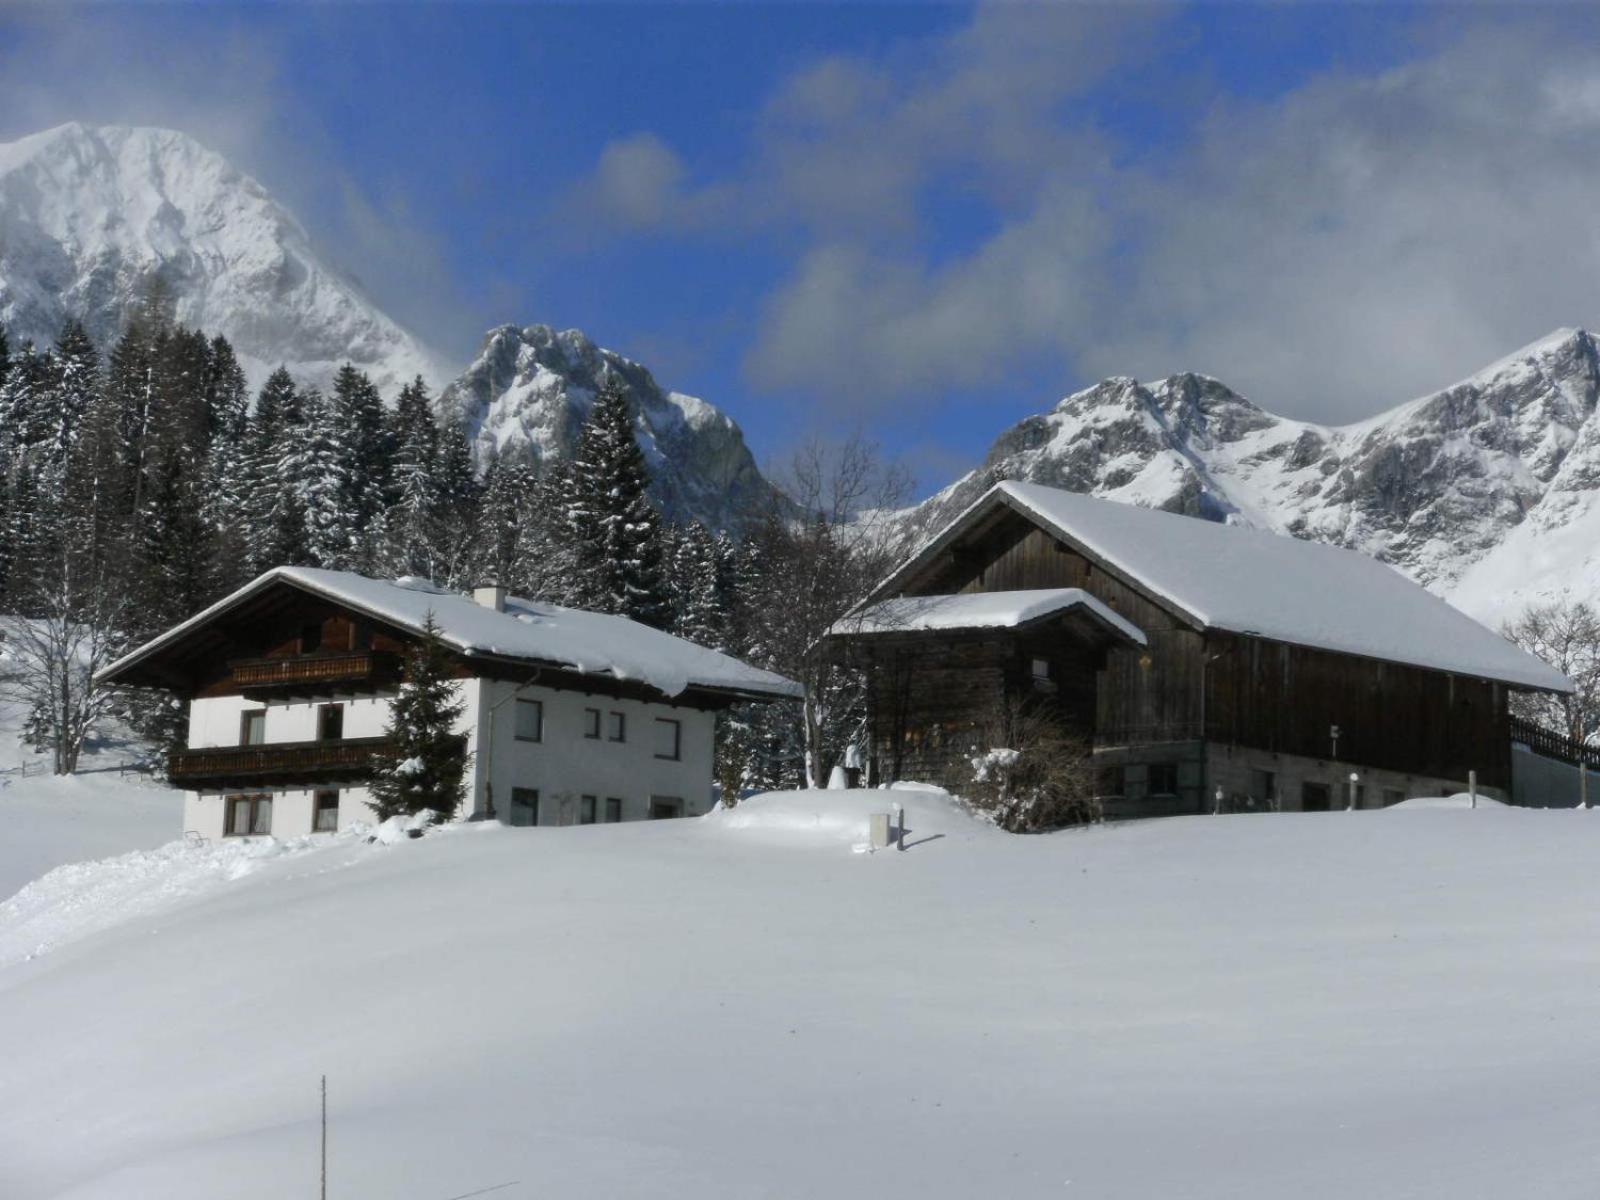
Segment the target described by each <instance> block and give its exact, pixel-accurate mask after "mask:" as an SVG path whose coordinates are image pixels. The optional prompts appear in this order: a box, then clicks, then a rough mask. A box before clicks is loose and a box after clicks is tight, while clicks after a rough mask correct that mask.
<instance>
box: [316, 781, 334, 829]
mask: <svg viewBox="0 0 1600 1200" xmlns="http://www.w3.org/2000/svg"><path fill="white" fill-rule="evenodd" d="M338 828H339V793H338V792H336V791H327V792H318V793H317V795H316V800H315V803H314V807H313V809H312V814H311V831H312V832H313V833H333V832H334V831H335V830H337V829H338Z"/></svg>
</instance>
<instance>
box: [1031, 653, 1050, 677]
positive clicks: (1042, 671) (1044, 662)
mask: <svg viewBox="0 0 1600 1200" xmlns="http://www.w3.org/2000/svg"><path fill="white" fill-rule="evenodd" d="M1033 677H1034V678H1035V679H1049V678H1050V660H1049V659H1048V658H1036V659H1034V660H1033Z"/></svg>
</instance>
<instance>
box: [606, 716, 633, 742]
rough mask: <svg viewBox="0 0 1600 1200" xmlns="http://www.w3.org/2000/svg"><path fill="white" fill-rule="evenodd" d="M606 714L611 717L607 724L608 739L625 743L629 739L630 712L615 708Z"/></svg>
mask: <svg viewBox="0 0 1600 1200" xmlns="http://www.w3.org/2000/svg"><path fill="white" fill-rule="evenodd" d="M606 715H607V716H608V717H610V718H611V720H610V721H609V722H607V726H606V741H608V742H617V743H625V742H626V741H627V740H628V714H627V713H625V712H618V711H617V710H616V709H614V708H613V709H612V710H611V711H610V712H608V713H607V714H606Z"/></svg>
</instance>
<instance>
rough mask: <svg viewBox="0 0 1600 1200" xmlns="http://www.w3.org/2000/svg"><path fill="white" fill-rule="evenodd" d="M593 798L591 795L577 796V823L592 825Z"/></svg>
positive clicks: (593, 818) (593, 815)
mask: <svg viewBox="0 0 1600 1200" xmlns="http://www.w3.org/2000/svg"><path fill="white" fill-rule="evenodd" d="M595 803H596V801H595V798H594V797H593V796H580V797H578V824H579V825H593V824H594V822H595Z"/></svg>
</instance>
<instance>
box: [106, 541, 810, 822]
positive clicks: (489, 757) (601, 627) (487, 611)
mask: <svg viewBox="0 0 1600 1200" xmlns="http://www.w3.org/2000/svg"><path fill="white" fill-rule="evenodd" d="M430 615H431V617H432V619H433V621H434V623H435V624H436V626H437V628H438V633H439V637H440V640H441V641H442V642H443V643H444V644H445V645H446V647H447V648H448V649H449V650H450V652H451V657H452V661H453V663H454V666H455V668H456V671H457V673H458V674H459V683H458V684H457V687H458V688H459V689H460V693H461V696H462V699H463V701H464V703H465V710H464V712H463V715H462V717H461V732H462V733H464V734H465V735H466V738H467V748H468V751H469V753H470V756H471V757H470V760H469V767H468V788H467V800H466V803H465V804H464V805H463V809H462V811H461V812H460V813H458V817H459V818H461V819H492V820H499V821H502V822H505V823H507V824H512V825H575V824H590V823H597V824H598V823H604V822H610V821H632V820H641V819H647V818H659V817H675V816H691V815H695V814H698V813H702V812H704V811H706V810H707V809H708V808H709V807H710V805H711V803H712V765H713V756H714V755H713V752H714V744H713V726H714V722H715V716H716V712H717V710H718V709H721V708H725V707H727V706H728V705H730V704H733V703H737V702H741V701H761V702H764V701H778V700H789V699H796V698H798V697H799V696H800V687H799V685H798V684H795V683H793V682H791V681H790V680H787V679H784V678H782V677H781V676H778V675H775V674H773V673H771V672H769V671H763V670H760V669H758V668H756V667H752V666H750V665H749V664H747V663H743V662H740V661H739V660H738V659H735V658H731V657H729V656H728V655H726V654H721V653H718V652H717V651H714V650H708V649H706V648H705V647H703V646H697V645H695V644H694V643H692V642H688V641H685V640H684V639H682V638H678V637H674V636H672V635H671V634H668V633H663V632H662V631H660V630H657V629H652V628H649V627H648V626H645V625H641V624H639V623H638V622H635V621H630V620H628V619H627V618H625V617H616V616H609V615H605V614H602V613H593V612H584V611H580V610H576V609H567V608H560V607H557V606H555V605H550V604H543V603H539V602H535V601H530V600H522V599H518V598H516V597H512V596H507V595H506V593H505V590H504V589H503V588H499V587H484V588H479V589H477V591H476V592H475V593H474V594H473V595H470V596H468V595H462V594H460V593H456V592H450V591H447V590H444V589H441V588H438V587H435V586H433V585H432V584H430V583H427V582H425V581H421V580H416V579H400V580H393V581H386V580H379V579H371V578H368V577H366V576H362V575H356V574H352V573H349V572H343V571H325V570H317V569H313V568H302V567H280V568H277V569H275V570H272V571H268V572H267V573H266V574H264V575H262V576H260V577H259V578H257V579H255V580H254V581H252V582H251V583H249V584H247V585H246V586H244V587H242V588H240V589H239V590H238V591H236V592H234V593H233V594H232V595H230V596H227V597H225V598H224V599H222V600H220V601H218V602H217V603H216V604H213V605H212V606H211V607H210V608H207V609H206V610H204V611H203V612H201V613H198V614H197V615H195V616H194V617H192V618H190V619H189V620H187V621H185V622H183V623H182V624H180V625H177V626H175V627H174V628H172V629H170V630H168V631H167V632H166V633H164V634H162V635H161V636H159V637H157V638H155V639H153V640H152V641H150V642H148V643H146V644H145V645H143V646H141V647H139V648H138V649H137V650H134V651H133V652H132V653H130V654H128V655H126V656H125V657H123V658H122V659H120V660H118V661H117V662H115V663H113V664H112V665H111V666H109V667H107V668H106V669H105V670H104V671H103V672H102V673H101V679H102V680H103V681H105V682H106V683H109V684H113V685H117V686H128V687H147V688H163V689H167V690H170V691H173V692H175V693H177V694H178V695H179V696H181V697H183V698H184V699H185V700H186V701H187V702H188V706H189V736H188V744H187V747H186V748H185V749H182V750H179V751H177V752H175V753H174V754H173V755H172V756H171V759H170V761H169V763H168V777H169V779H170V780H171V781H172V783H173V784H174V785H175V786H179V787H182V788H184V789H185V803H184V830H185V832H193V833H196V834H199V835H200V836H202V837H206V838H224V837H238V836H251V835H264V834H271V835H273V836H277V837H295V836H299V835H302V834H308V833H314V832H331V831H334V830H338V829H343V828H346V827H348V826H350V825H352V824H354V823H356V822H359V821H371V820H372V819H373V813H372V809H371V808H370V806H369V804H368V800H369V798H370V797H369V793H368V790H367V786H366V784H367V781H368V780H369V779H370V777H371V770H372V767H371V763H372V756H373V754H374V752H375V751H377V750H380V749H382V748H383V746H384V745H385V728H386V726H387V724H388V719H389V706H390V703H391V701H392V700H393V698H394V696H395V695H396V693H397V689H398V685H399V682H400V678H401V672H402V666H403V659H404V655H405V653H406V651H407V650H408V649H409V648H410V647H411V646H413V645H415V644H416V642H417V641H418V640H419V638H420V637H421V634H422V631H423V628H424V625H425V623H426V622H427V620H428V619H429V617H430Z"/></svg>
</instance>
